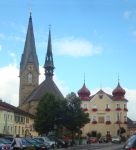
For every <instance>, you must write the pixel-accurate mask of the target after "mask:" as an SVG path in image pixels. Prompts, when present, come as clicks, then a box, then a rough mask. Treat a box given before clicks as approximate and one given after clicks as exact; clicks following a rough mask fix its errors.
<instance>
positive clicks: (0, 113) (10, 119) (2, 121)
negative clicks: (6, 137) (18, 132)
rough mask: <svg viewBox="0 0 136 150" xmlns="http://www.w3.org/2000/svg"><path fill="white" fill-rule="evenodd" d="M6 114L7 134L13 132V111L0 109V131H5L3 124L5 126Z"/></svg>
mask: <svg viewBox="0 0 136 150" xmlns="http://www.w3.org/2000/svg"><path fill="white" fill-rule="evenodd" d="M4 115H7V134H11V135H13V133H14V113H13V112H8V111H6V110H0V124H1V125H0V133H6V131H5V130H4V126H6V117H4Z"/></svg>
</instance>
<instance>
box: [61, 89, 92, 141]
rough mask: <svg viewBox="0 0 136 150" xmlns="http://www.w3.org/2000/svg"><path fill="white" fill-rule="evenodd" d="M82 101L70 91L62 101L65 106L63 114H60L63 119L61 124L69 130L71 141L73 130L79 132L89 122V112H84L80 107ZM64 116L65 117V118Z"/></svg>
mask: <svg viewBox="0 0 136 150" xmlns="http://www.w3.org/2000/svg"><path fill="white" fill-rule="evenodd" d="M81 103H82V101H81V100H80V98H79V97H77V96H76V94H75V93H73V92H72V93H70V94H68V95H67V96H66V98H65V100H64V101H63V107H64V108H65V112H66V113H65V114H63V115H62V116H61V118H62V119H63V121H64V122H63V125H64V126H65V127H66V128H67V129H68V130H70V131H71V133H72V141H73V132H74V131H75V132H76V133H79V130H80V129H81V128H82V127H83V126H84V125H85V124H86V123H89V122H90V119H89V113H85V112H84V111H83V108H82V107H81ZM65 118H66V119H65Z"/></svg>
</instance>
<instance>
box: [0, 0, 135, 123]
mask: <svg viewBox="0 0 136 150" xmlns="http://www.w3.org/2000/svg"><path fill="white" fill-rule="evenodd" d="M28 4H33V6H32V7H31V10H32V22H33V28H34V36H35V44H36V52H37V56H38V60H39V67H40V77H39V80H40V83H41V82H42V81H43V80H44V79H45V76H44V69H43V66H44V62H45V55H46V51H47V42H48V34H49V24H51V38H52V51H53V59H54V65H55V68H56V69H55V70H54V73H55V75H54V81H55V83H56V84H57V86H58V87H59V89H60V90H61V92H62V93H63V95H64V96H66V95H67V94H68V93H71V92H75V93H77V91H78V90H79V89H80V88H81V87H82V86H83V83H84V74H85V84H86V87H87V88H88V89H89V90H90V91H91V95H93V94H95V93H96V92H98V91H99V89H100V87H101V85H102V89H103V91H105V92H106V93H108V94H112V91H113V90H114V89H115V88H116V86H117V84H118V73H119V82H120V85H121V86H122V87H123V88H124V89H125V91H126V94H125V98H126V99H128V101H129V102H128V104H127V107H128V110H129V111H128V117H129V118H130V119H132V120H136V117H135V114H136V109H135V108H136V82H135V81H136V69H135V68H136V67H135V66H136V65H135V64H136V59H135V58H136V1H135V0H110V1H109V0H38V1H37V0H1V1H0V99H2V100H3V101H6V102H8V103H10V104H12V105H15V106H18V101H19V77H18V76H19V69H20V61H21V55H22V53H23V50H24V44H25V38H26V32H27V27H28V22H29V17H30V13H29V12H30V6H29V5H28Z"/></svg>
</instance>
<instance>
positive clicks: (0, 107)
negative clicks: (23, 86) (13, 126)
mask: <svg viewBox="0 0 136 150" xmlns="http://www.w3.org/2000/svg"><path fill="white" fill-rule="evenodd" d="M0 109H3V110H7V111H11V112H13V111H12V110H10V109H7V108H5V107H2V106H0Z"/></svg>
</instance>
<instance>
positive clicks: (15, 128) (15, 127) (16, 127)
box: [15, 126, 17, 134]
mask: <svg viewBox="0 0 136 150" xmlns="http://www.w3.org/2000/svg"><path fill="white" fill-rule="evenodd" d="M15 134H17V126H15Z"/></svg>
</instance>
